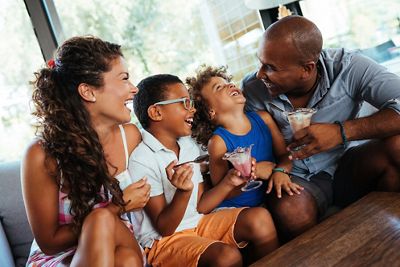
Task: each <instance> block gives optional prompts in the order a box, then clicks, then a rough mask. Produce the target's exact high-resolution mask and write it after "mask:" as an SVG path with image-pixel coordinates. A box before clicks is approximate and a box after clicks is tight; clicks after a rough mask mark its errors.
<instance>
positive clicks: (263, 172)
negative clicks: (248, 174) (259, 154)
mask: <svg viewBox="0 0 400 267" xmlns="http://www.w3.org/2000/svg"><path fill="white" fill-rule="evenodd" d="M275 166H276V164H275V163H274V162H271V161H260V162H257V164H256V171H255V173H256V176H257V178H260V179H262V180H268V179H269V178H270V177H271V174H272V169H273V168H275Z"/></svg>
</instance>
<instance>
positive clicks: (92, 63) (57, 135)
mask: <svg viewBox="0 0 400 267" xmlns="http://www.w3.org/2000/svg"><path fill="white" fill-rule="evenodd" d="M120 56H122V52H121V50H120V46H119V45H117V44H112V43H109V42H105V41H102V40H101V39H99V38H96V37H93V36H82V37H74V38H71V39H69V40H67V41H65V42H64V43H63V45H62V46H61V47H59V48H58V50H57V52H56V56H55V58H54V61H53V60H52V61H51V63H48V67H45V68H42V69H40V70H39V71H38V72H36V73H35V78H36V79H35V80H34V81H33V82H32V83H33V85H34V91H33V95H32V99H33V103H34V105H35V111H34V112H33V115H35V116H36V117H37V119H38V128H37V135H38V137H39V138H40V140H41V143H42V146H43V148H44V150H45V153H46V159H51V160H53V161H54V162H55V163H56V169H55V170H54V171H51V172H50V174H51V175H52V176H53V177H54V179H55V181H56V183H57V184H58V185H59V186H60V187H61V184H62V185H66V186H67V188H68V198H69V199H70V200H71V209H70V213H71V215H72V216H73V222H72V223H73V229H74V230H75V231H76V232H80V230H81V227H82V224H83V220H84V219H85V217H86V216H87V215H88V214H89V213H90V211H91V210H92V208H93V206H94V205H95V204H97V203H101V202H104V201H109V199H110V196H111V200H112V202H113V203H114V204H116V205H117V206H119V207H120V208H121V212H122V211H124V206H125V202H124V200H123V197H122V190H121V189H120V187H119V182H118V180H117V179H115V178H114V177H113V176H114V174H115V173H114V174H111V173H110V172H109V170H108V168H107V161H106V159H105V156H104V151H103V147H102V145H101V144H100V140H99V136H98V135H97V132H96V131H95V130H94V129H93V127H92V123H91V117H90V114H89V112H88V111H87V110H86V108H85V106H84V104H83V100H82V99H81V97H80V95H79V93H78V86H79V85H80V84H82V83H86V84H88V85H91V86H94V87H96V88H101V87H102V86H103V84H104V81H103V74H104V73H105V72H108V71H110V69H111V62H112V61H113V60H115V59H117V58H118V57H120ZM46 162H49V161H48V160H46ZM46 167H47V169H49V170H50V168H49V165H48V164H46ZM102 190H104V194H102Z"/></svg>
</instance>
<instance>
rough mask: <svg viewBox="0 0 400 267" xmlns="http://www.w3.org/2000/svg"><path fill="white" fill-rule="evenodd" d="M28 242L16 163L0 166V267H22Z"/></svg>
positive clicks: (28, 232) (28, 228)
mask: <svg viewBox="0 0 400 267" xmlns="http://www.w3.org/2000/svg"><path fill="white" fill-rule="evenodd" d="M32 240H33V235H32V231H31V228H30V226H29V223H28V219H27V216H26V212H25V206H24V202H23V199H22V191H21V179H20V162H5V163H0V266H1V267H14V266H18V267H20V266H21V267H22V266H25V263H26V260H27V258H28V255H29V250H30V246H31V244H32Z"/></svg>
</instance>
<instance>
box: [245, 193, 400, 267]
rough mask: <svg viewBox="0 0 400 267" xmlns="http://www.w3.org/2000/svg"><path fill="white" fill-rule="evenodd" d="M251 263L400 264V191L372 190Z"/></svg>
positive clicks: (279, 264) (277, 264)
mask: <svg viewBox="0 0 400 267" xmlns="http://www.w3.org/2000/svg"><path fill="white" fill-rule="evenodd" d="M251 266H252V267H256V266H278V267H286V266H307V267H309V266H323V267H327V266H341V267H342V266H343V267H346V266H400V193H391V192H372V193H370V194H368V195H367V196H365V197H363V198H362V199H360V200H358V201H357V202H355V203H353V204H352V205H350V206H348V207H347V208H345V209H343V210H342V211H340V212H338V213H336V214H335V215H333V216H331V217H329V218H327V219H326V220H325V221H323V222H321V223H320V224H318V225H317V226H315V227H313V228H312V229H310V230H309V231H307V232H306V233H304V234H302V235H301V236H299V237H297V238H295V239H293V240H292V241H290V242H289V243H286V244H285V245H283V246H282V247H280V248H279V249H277V250H275V251H274V252H272V253H271V254H269V255H267V256H265V257H264V258H262V259H260V260H258V261H257V262H256V263H254V264H252V265H251Z"/></svg>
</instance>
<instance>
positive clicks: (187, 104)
mask: <svg viewBox="0 0 400 267" xmlns="http://www.w3.org/2000/svg"><path fill="white" fill-rule="evenodd" d="M179 102H182V103H183V106H184V107H185V109H187V110H191V109H192V108H193V107H194V101H193V100H192V99H190V98H187V97H183V98H177V99H169V100H164V101H160V102H157V103H154V104H153V105H155V106H156V105H168V104H174V103H179Z"/></svg>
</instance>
